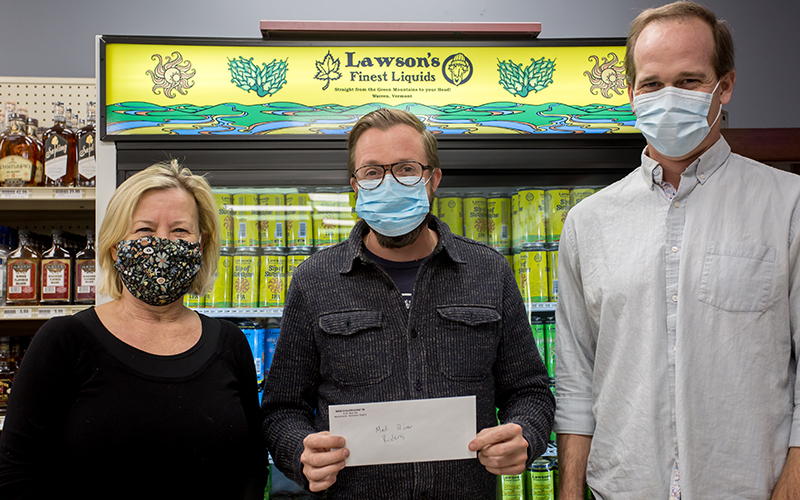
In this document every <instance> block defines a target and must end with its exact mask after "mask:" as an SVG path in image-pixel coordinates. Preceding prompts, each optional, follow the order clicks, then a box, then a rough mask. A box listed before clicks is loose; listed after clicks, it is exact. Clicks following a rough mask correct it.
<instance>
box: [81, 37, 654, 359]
mask: <svg viewBox="0 0 800 500" xmlns="http://www.w3.org/2000/svg"><path fill="white" fill-rule="evenodd" d="M261 29H262V34H263V36H262V38H260V39H211V38H170V37H138V36H101V37H99V38H98V44H97V48H98V80H99V87H98V88H99V102H100V106H99V115H100V116H99V118H100V119H99V123H100V125H99V128H98V134H99V137H100V139H101V145H100V146H99V147H98V163H99V164H100V165H101V171H100V173H99V174H98V193H99V192H101V190H102V191H103V192H104V193H105V196H107V197H110V193H111V192H112V191H113V188H114V187H115V186H116V185H118V184H119V183H121V182H122V181H124V180H125V179H126V178H127V177H129V176H130V175H132V174H133V173H135V172H137V171H140V170H142V169H144V168H146V167H147V166H149V165H151V164H153V163H156V162H161V161H170V160H173V159H177V160H179V161H180V162H181V163H182V164H183V165H185V166H187V167H189V168H190V169H191V170H192V171H193V172H194V173H198V174H204V175H206V177H207V179H208V180H209V182H210V183H211V184H212V186H213V187H214V190H215V195H216V198H217V202H218V207H219V213H220V221H221V223H222V227H223V234H222V235H221V238H222V240H223V253H222V256H221V258H220V273H219V275H218V277H217V283H216V284H215V286H214V288H213V289H212V290H211V291H210V292H209V293H208V294H207V295H206V296H204V297H187V305H189V306H190V307H195V308H197V309H200V310H203V312H204V313H205V314H208V315H211V316H221V317H228V318H232V319H235V320H237V321H247V322H249V323H244V326H245V327H246V328H251V327H253V328H258V327H263V328H264V329H267V328H272V329H273V330H274V329H275V328H276V325H277V324H278V323H279V321H280V316H281V313H282V306H283V300H284V298H285V293H286V289H287V288H288V286H290V283H291V276H292V272H293V269H294V268H295V267H296V266H297V265H299V263H300V262H302V260H303V259H305V258H308V256H310V255H311V254H313V253H314V252H316V251H318V250H319V249H320V248H324V247H326V246H329V245H334V244H337V243H339V242H340V241H342V240H344V239H346V238H347V236H348V234H349V230H350V229H351V228H352V226H353V225H354V224H355V220H356V218H357V215H356V214H355V210H354V203H355V197H354V193H353V192H352V189H351V187H350V184H349V181H350V179H349V178H348V174H347V159H348V158H347V149H346V137H347V133H348V131H349V130H350V129H351V128H352V126H353V125H354V124H355V122H356V121H357V120H358V119H359V118H360V117H361V116H363V115H365V114H366V113H368V112H370V111H372V110H374V109H377V108H380V107H395V108H399V109H405V110H408V111H410V112H412V113H414V114H415V115H416V116H418V117H419V118H420V119H421V120H422V121H423V122H424V123H425V125H426V127H427V128H428V129H429V130H430V131H432V132H433V133H434V134H435V135H436V137H437V139H438V143H439V155H440V160H441V165H442V172H443V175H442V181H441V184H440V186H439V189H438V191H437V193H436V200H435V201H434V203H433V207H432V210H433V212H434V213H435V214H437V215H438V216H439V217H440V218H441V219H442V220H444V221H445V222H446V223H447V224H448V225H449V227H450V228H451V230H452V231H453V232H454V233H457V234H461V235H464V236H466V237H469V238H473V239H476V240H479V241H482V242H484V243H486V244H487V245H489V246H491V247H492V248H494V249H495V250H496V251H498V252H499V253H501V254H503V255H505V256H506V258H507V259H508V260H509V264H510V265H511V266H512V267H513V268H514V270H515V273H516V276H517V282H518V285H519V287H520V291H521V293H522V295H523V298H524V299H525V301H526V304H527V305H528V307H529V309H530V311H531V325H532V334H533V335H534V336H535V338H536V340H537V346H538V347H539V349H540V353H541V355H542V357H543V359H545V361H546V364H547V365H548V368H550V369H552V366H553V363H554V362H555V360H554V359H552V355H551V354H552V345H548V340H550V339H552V331H553V330H554V318H553V311H554V309H555V300H556V299H557V291H558V289H557V275H556V274H555V272H554V271H555V269H556V262H557V250H558V241H559V237H560V227H561V224H563V220H564V218H565V217H566V214H567V212H568V211H569V209H570V207H571V206H573V205H574V204H576V203H578V202H580V200H581V199H583V198H585V197H586V196H590V195H591V194H592V193H593V192H594V191H596V190H598V189H602V187H603V186H605V185H608V184H610V183H611V182H614V181H616V180H618V179H620V178H621V177H623V176H624V175H626V174H627V173H628V172H630V171H631V170H632V169H634V168H635V167H637V166H638V165H639V156H640V154H641V151H642V148H643V147H644V145H645V142H644V140H643V138H642V136H641V135H640V134H639V133H638V132H637V131H636V130H634V129H633V124H634V122H635V117H634V116H633V114H632V112H631V109H630V105H629V103H628V98H627V82H626V80H625V75H624V71H623V61H624V58H625V46H624V43H625V40H624V39H549V40H548V39H541V38H538V36H537V35H538V32H539V31H540V29H541V25H539V24H538V23H494V24H448V23H388V24H386V23H384V24H376V23H286V22H284V23H281V22H268V21H263V22H262V23H261ZM100 198H101V197H100V196H98V226H97V227H100V224H99V222H100V220H101V218H102V214H103V212H104V207H105V204H104V203H103V200H101V199H100ZM106 203H107V201H106ZM253 325H255V326H253ZM261 345H262V348H261V351H257V350H256V348H255V347H254V352H260V353H263V354H259V355H260V356H261V359H260V361H261V363H263V365H262V366H263V370H264V371H266V370H268V366H269V360H270V345H269V344H268V343H265V342H264V341H263V340H262V344H261ZM273 346H274V344H273ZM551 374H552V371H551Z"/></svg>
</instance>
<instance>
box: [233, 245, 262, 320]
mask: <svg viewBox="0 0 800 500" xmlns="http://www.w3.org/2000/svg"><path fill="white" fill-rule="evenodd" d="M258 263H259V262H258V256H257V255H256V252H255V250H249V249H241V248H240V249H237V250H236V254H235V255H234V256H233V298H232V299H231V306H232V307H248V308H252V307H258Z"/></svg>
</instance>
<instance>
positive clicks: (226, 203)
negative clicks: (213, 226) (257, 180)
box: [214, 191, 233, 247]
mask: <svg viewBox="0 0 800 500" xmlns="http://www.w3.org/2000/svg"><path fill="white" fill-rule="evenodd" d="M214 201H215V202H216V203H217V216H218V217H219V246H221V247H232V246H233V215H232V214H231V210H230V206H231V205H233V195H232V194H231V193H227V192H224V191H215V192H214Z"/></svg>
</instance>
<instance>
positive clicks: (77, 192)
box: [53, 189, 83, 199]
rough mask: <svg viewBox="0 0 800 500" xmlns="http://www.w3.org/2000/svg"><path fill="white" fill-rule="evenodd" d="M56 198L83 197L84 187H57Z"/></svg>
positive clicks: (54, 195) (54, 194) (54, 193)
mask: <svg viewBox="0 0 800 500" xmlns="http://www.w3.org/2000/svg"><path fill="white" fill-rule="evenodd" d="M53 197H54V198H60V199H64V198H83V189H56V190H54V192H53Z"/></svg>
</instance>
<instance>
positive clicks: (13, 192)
mask: <svg viewBox="0 0 800 500" xmlns="http://www.w3.org/2000/svg"><path fill="white" fill-rule="evenodd" d="M30 197H31V190H30V189H0V198H30Z"/></svg>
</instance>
